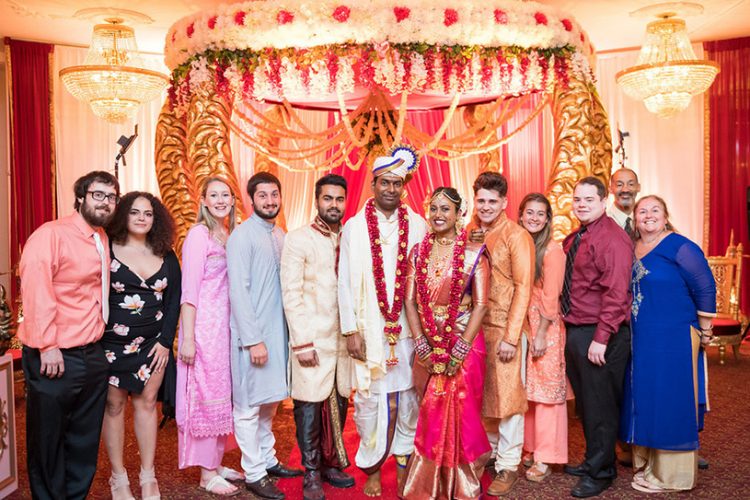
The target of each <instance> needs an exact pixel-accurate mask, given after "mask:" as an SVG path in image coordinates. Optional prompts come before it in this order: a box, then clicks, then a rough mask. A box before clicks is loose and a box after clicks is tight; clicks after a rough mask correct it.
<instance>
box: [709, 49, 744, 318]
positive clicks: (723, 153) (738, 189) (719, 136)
mask: <svg viewBox="0 0 750 500" xmlns="http://www.w3.org/2000/svg"><path fill="white" fill-rule="evenodd" d="M705 49H706V51H707V54H706V55H707V57H708V58H709V59H711V60H713V61H716V62H717V63H719V66H721V72H720V73H719V74H718V76H717V77H716V81H714V84H713V85H712V86H711V88H710V89H709V91H708V99H709V106H710V113H711V118H710V125H709V126H710V134H711V135H710V140H711V161H710V172H711V188H710V191H711V193H710V199H709V239H708V253H709V254H710V255H724V252H725V251H726V248H727V245H728V244H729V237H730V233H732V232H733V233H734V241H735V242H736V243H742V245H743V246H744V248H745V250H744V252H747V249H748V248H750V238H748V213H747V198H746V197H747V191H748V189H750V76H748V70H747V68H748V67H750V38H735V39H733V40H721V41H717V42H707V43H706V44H705ZM744 264H745V265H744V266H743V267H744V272H743V273H742V274H743V276H742V286H741V287H740V289H741V290H743V291H744V293H742V294H741V297H740V300H741V302H740V309H741V311H742V312H744V313H747V312H748V311H750V293H748V291H750V268H749V267H748V266H747V262H745V263H744Z"/></svg>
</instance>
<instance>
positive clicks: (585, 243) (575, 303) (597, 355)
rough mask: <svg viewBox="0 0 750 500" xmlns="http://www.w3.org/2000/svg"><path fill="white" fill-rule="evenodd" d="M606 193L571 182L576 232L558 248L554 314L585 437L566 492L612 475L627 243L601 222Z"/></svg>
mask: <svg viewBox="0 0 750 500" xmlns="http://www.w3.org/2000/svg"><path fill="white" fill-rule="evenodd" d="M606 209H607V189H606V187H605V186H604V183H602V181H600V180H599V179H597V178H596V177H585V178H583V179H581V180H580V181H578V184H576V187H575V191H574V193H573V212H574V213H575V215H576V217H577V218H578V220H579V221H581V227H580V228H579V229H578V231H575V232H574V233H572V234H571V235H569V236H568V237H567V238H566V239H565V241H564V242H563V248H564V249H565V253H566V254H567V259H566V265H565V281H564V283H563V292H562V296H561V299H560V308H561V310H562V314H563V319H564V321H565V325H566V327H567V331H568V334H567V342H566V345H565V362H566V364H567V373H568V378H569V379H570V383H571V385H572V386H573V392H574V393H575V397H576V408H577V409H578V411H579V413H580V415H581V420H582V423H583V433H584V437H585V439H586V455H585V458H584V461H583V462H582V463H581V464H580V465H576V466H569V465H566V466H565V472H566V473H568V474H572V475H574V476H579V477H580V480H579V481H578V484H576V486H575V487H574V488H573V489H572V491H571V494H572V495H573V496H574V497H578V498H587V497H591V496H596V495H599V494H600V493H601V492H602V491H604V490H605V489H607V488H609V487H610V485H611V484H612V480H613V479H614V478H615V476H616V474H617V472H616V469H615V442H616V439H617V426H618V422H619V418H620V401H621V399H622V385H623V378H624V374H625V366H626V364H627V362H628V358H629V356H630V328H629V326H628V324H627V319H628V318H629V314H630V294H629V288H630V273H631V268H632V265H633V243H632V242H631V240H630V237H629V236H628V235H627V234H626V233H625V231H624V230H623V229H622V228H620V226H618V225H617V223H616V222H615V221H614V220H613V219H611V218H610V217H608V216H607V214H606Z"/></svg>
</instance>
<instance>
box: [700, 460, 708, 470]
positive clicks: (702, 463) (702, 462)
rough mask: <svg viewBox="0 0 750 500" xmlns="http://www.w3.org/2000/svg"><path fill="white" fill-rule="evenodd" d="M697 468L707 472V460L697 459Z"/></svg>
mask: <svg viewBox="0 0 750 500" xmlns="http://www.w3.org/2000/svg"><path fill="white" fill-rule="evenodd" d="M698 468H699V469H700V470H707V469H708V460H706V459H705V458H703V457H698Z"/></svg>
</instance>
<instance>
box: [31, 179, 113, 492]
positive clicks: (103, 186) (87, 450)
mask: <svg viewBox="0 0 750 500" xmlns="http://www.w3.org/2000/svg"><path fill="white" fill-rule="evenodd" d="M73 191H74V192H75V204H74V207H75V210H76V211H75V212H74V213H73V214H72V215H69V216H67V217H63V218H61V219H58V220H56V221H52V222H47V223H46V224H44V225H43V226H41V227H40V228H39V229H37V230H36V231H34V232H33V233H32V235H31V236H30V237H29V239H28V241H27V242H26V246H25V247H24V250H23V255H21V263H20V274H21V300H22V301H23V311H24V321H23V323H21V327H20V330H19V332H18V338H19V339H20V340H21V343H22V344H23V358H22V362H23V371H24V376H25V378H26V384H27V385H26V387H27V395H26V450H27V467H28V472H29V485H30V487H31V494H32V496H33V497H34V498H41V499H47V498H62V497H64V498H80V499H83V498H86V496H87V495H88V492H89V488H90V487H91V481H92V480H93V479H94V473H95V472H96V461H97V456H98V453H99V436H100V434H101V428H102V419H103V418H104V407H105V403H106V401H107V385H108V383H107V381H108V375H109V363H108V362H107V359H106V357H105V355H104V349H103V348H102V346H101V345H100V342H99V340H100V339H101V337H102V335H103V334H104V328H105V326H106V325H107V319H108V316H109V265H110V257H109V249H108V247H109V242H108V239H107V234H106V233H105V232H104V229H103V228H104V226H106V225H107V223H109V221H110V220H111V219H112V216H113V215H114V209H115V205H116V204H117V201H118V199H119V195H120V186H119V184H118V182H117V179H115V177H114V176H113V175H112V174H110V173H108V172H101V171H95V172H89V173H88V174H86V175H84V176H83V177H81V178H79V179H78V180H77V181H76V182H75V185H74V187H73Z"/></svg>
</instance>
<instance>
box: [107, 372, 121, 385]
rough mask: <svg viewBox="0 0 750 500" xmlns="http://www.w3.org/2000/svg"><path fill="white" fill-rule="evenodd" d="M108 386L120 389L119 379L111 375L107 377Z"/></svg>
mask: <svg viewBox="0 0 750 500" xmlns="http://www.w3.org/2000/svg"><path fill="white" fill-rule="evenodd" d="M109 385H114V386H115V387H120V379H119V378H117V377H115V376H114V375H112V376H111V377H109Z"/></svg>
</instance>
